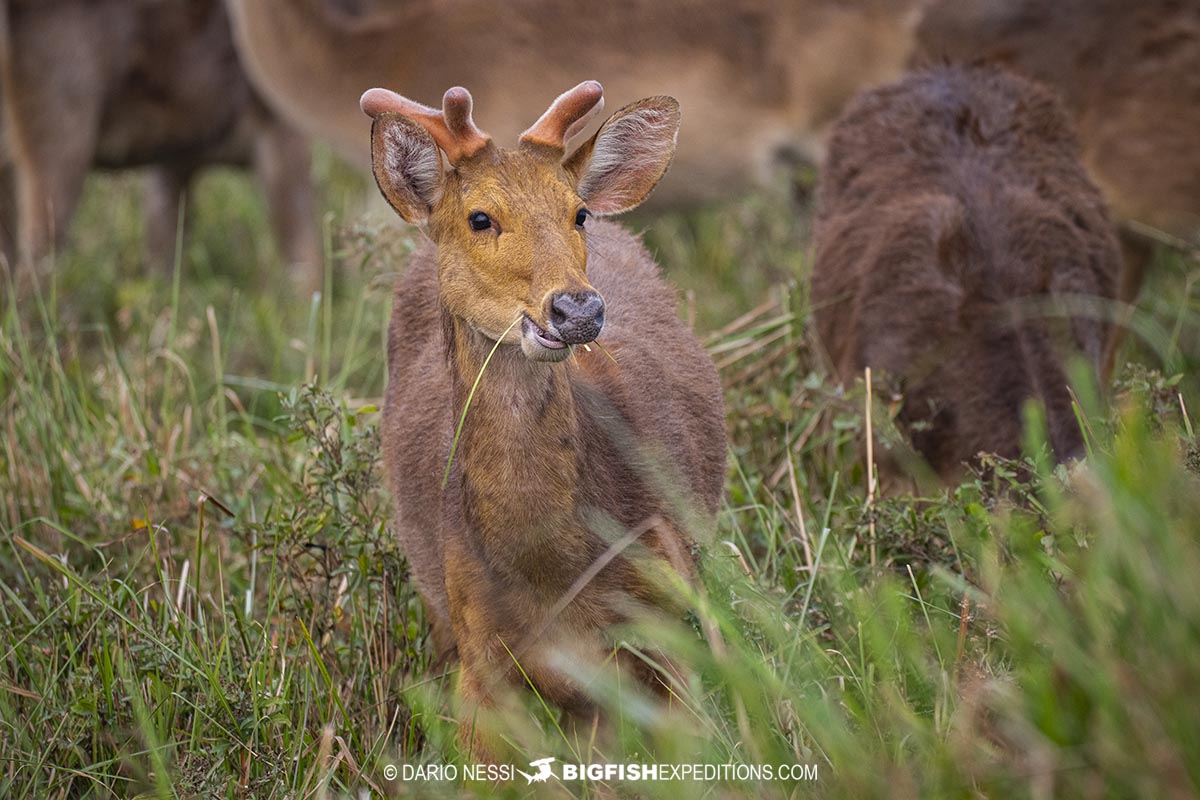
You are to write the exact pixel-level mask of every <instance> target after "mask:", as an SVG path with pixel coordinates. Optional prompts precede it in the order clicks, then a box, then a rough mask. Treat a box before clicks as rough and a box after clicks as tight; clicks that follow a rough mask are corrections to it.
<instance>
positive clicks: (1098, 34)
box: [915, 0, 1200, 302]
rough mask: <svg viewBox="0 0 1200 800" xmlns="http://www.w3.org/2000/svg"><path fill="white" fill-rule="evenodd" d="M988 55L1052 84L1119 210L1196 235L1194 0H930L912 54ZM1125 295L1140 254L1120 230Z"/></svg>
mask: <svg viewBox="0 0 1200 800" xmlns="http://www.w3.org/2000/svg"><path fill="white" fill-rule="evenodd" d="M946 60H951V61H957V62H964V61H965V62H977V61H984V62H994V63H997V64H1000V65H1003V66H1005V67H1008V68H1010V69H1012V70H1013V71H1015V72H1018V73H1020V74H1023V75H1026V76H1028V77H1032V78H1035V79H1036V80H1039V81H1041V82H1043V83H1045V84H1047V85H1048V86H1050V87H1052V88H1053V89H1055V90H1056V91H1058V92H1059V93H1060V94H1061V95H1062V98H1063V101H1064V102H1065V104H1066V106H1067V109H1068V110H1069V111H1070V112H1071V114H1072V116H1073V117H1074V120H1075V125H1076V128H1077V129H1078V132H1079V138H1080V141H1081V142H1082V146H1083V163H1084V165H1085V166H1086V167H1087V168H1088V170H1089V171H1090V173H1091V175H1092V176H1093V177H1094V178H1095V180H1096V183H1097V184H1098V185H1099V186H1100V189H1101V190H1102V191H1103V192H1104V194H1105V197H1106V198H1107V200H1108V202H1109V205H1110V206H1111V207H1112V209H1113V213H1114V214H1115V215H1116V217H1117V218H1118V219H1123V220H1133V221H1136V222H1140V223H1145V224H1147V225H1150V226H1152V227H1154V228H1157V229H1159V230H1162V231H1165V232H1167V233H1169V234H1171V235H1172V236H1173V237H1178V238H1182V239H1185V240H1187V239H1190V240H1191V241H1192V242H1200V0H1137V2H1130V0H1053V2H1046V0H933V2H931V3H930V5H929V7H928V8H927V10H926V11H925V15H924V17H923V19H922V20H921V23H920V25H919V26H918V29H917V55H916V58H915V61H916V63H930V62H933V63H938V62H943V61H946ZM1122 244H1123V245H1124V246H1125V250H1126V257H1127V269H1126V271H1125V273H1123V276H1122V280H1121V283H1120V287H1119V292H1118V296H1119V297H1120V299H1121V300H1123V301H1125V302H1132V301H1133V300H1134V299H1135V298H1136V296H1137V290H1138V288H1139V286H1140V284H1141V281H1142V274H1143V269H1144V265H1145V263H1146V262H1147V261H1148V258H1149V256H1150V248H1149V246H1148V243H1147V240H1146V239H1145V238H1144V237H1143V236H1140V235H1138V234H1137V233H1136V232H1131V231H1123V235H1122Z"/></svg>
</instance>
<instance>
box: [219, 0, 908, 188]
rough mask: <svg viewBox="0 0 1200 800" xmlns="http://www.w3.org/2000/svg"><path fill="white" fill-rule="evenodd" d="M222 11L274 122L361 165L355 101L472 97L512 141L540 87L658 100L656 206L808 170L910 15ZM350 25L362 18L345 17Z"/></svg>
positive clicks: (555, 8)
mask: <svg viewBox="0 0 1200 800" xmlns="http://www.w3.org/2000/svg"><path fill="white" fill-rule="evenodd" d="M330 3H331V0H229V6H230V9H231V15H232V17H233V20H234V29H235V34H236V36H237V41H238V46H239V49H240V51H241V52H242V54H243V58H244V61H245V62H246V64H247V69H248V70H249V72H250V74H251V77H252V78H253V79H254V81H255V83H256V84H257V85H258V86H259V88H260V89H261V90H262V91H263V92H264V94H265V96H266V97H267V98H268V100H269V101H271V102H272V104H273V106H274V107H275V108H276V109H278V110H279V112H280V113H282V114H286V115H288V118H289V119H291V120H292V121H293V122H295V124H297V125H299V126H301V127H302V128H303V129H304V130H305V131H307V132H308V133H310V134H312V135H314V136H318V137H321V138H324V139H326V140H328V141H330V142H332V143H333V144H334V145H335V146H336V147H337V149H338V150H339V152H341V153H342V154H343V155H345V156H346V157H347V158H350V159H352V160H356V161H358V162H359V163H362V161H363V155H364V154H363V151H362V146H361V143H362V140H363V137H364V136H365V135H366V124H365V122H364V120H363V118H362V115H361V114H359V113H358V108H357V107H356V106H355V104H354V98H356V97H357V96H358V95H359V93H360V92H362V91H363V89H365V88H367V87H368V86H393V85H399V86H405V87H407V89H408V91H409V92H410V93H411V94H412V96H414V97H437V96H438V95H439V93H440V92H441V91H442V90H443V89H444V88H445V87H447V86H452V85H454V84H463V85H465V86H469V87H471V89H472V91H473V93H474V95H475V98H476V100H477V101H478V103H479V104H480V106H481V107H483V108H487V109H490V110H493V111H492V119H491V122H490V124H489V126H488V127H489V129H490V132H491V133H492V134H493V135H494V136H495V137H496V140H497V141H502V142H511V141H515V140H516V137H517V135H518V133H520V131H522V130H523V129H524V127H525V126H527V125H529V124H530V122H531V121H532V120H534V119H536V118H537V116H538V115H539V114H540V113H541V112H542V110H543V109H544V108H545V103H546V98H545V92H546V87H548V86H571V85H573V84H575V83H578V82H579V81H580V80H582V79H585V78H589V77H592V76H597V77H599V78H601V79H602V81H603V83H604V88H605V93H606V94H607V96H608V97H609V98H618V99H621V100H622V101H627V100H630V99H633V98H637V97H644V96H646V95H649V94H654V93H658V92H664V93H668V94H670V95H672V96H674V97H676V98H678V99H679V100H680V103H681V105H682V107H683V108H684V110H685V112H686V114H687V116H688V120H689V125H688V128H687V130H686V131H685V133H684V135H683V136H682V137H681V139H680V143H679V149H678V152H677V153H676V158H675V162H674V164H673V166H672V168H671V173H670V174H669V175H668V176H667V177H666V179H665V180H664V181H663V185H662V186H660V187H659V188H658V189H657V190H656V191H655V194H654V197H653V198H652V199H651V202H652V203H655V204H658V205H666V204H678V203H681V202H697V201H706V200H709V199H712V198H720V197H727V196H729V194H730V193H731V192H736V191H739V190H744V189H745V188H747V187H750V186H752V185H754V184H755V183H756V182H759V181H762V180H764V179H767V178H769V177H770V176H772V175H775V174H776V173H777V171H778V169H777V168H778V161H779V160H780V159H781V158H782V157H786V158H794V157H796V155H797V154H801V155H805V156H808V157H810V158H812V159H813V160H815V157H816V155H817V149H816V134H817V133H819V132H820V131H821V130H822V129H823V128H824V126H826V125H827V124H828V123H829V122H830V121H831V120H832V119H833V117H834V116H835V115H836V114H837V112H838V111H839V110H840V109H841V107H842V106H843V104H844V103H845V102H846V100H848V99H849V98H850V97H851V96H852V95H853V94H854V92H855V91H857V90H858V88H859V87H861V86H863V85H869V84H872V83H876V82H879V81H883V80H889V79H891V78H893V77H895V76H896V75H898V74H899V71H900V69H901V68H902V66H903V64H904V61H905V59H906V58H907V57H908V54H909V52H910V50H911V24H910V20H911V19H913V17H912V15H911V13H910V11H909V8H910V7H911V5H913V2H912V0H887V2H883V1H881V0H878V1H877V0H853V1H852V2H846V0H793V1H792V2H787V3H778V2H774V1H773V0H729V1H728V2H722V3H714V2H708V1H707V0H632V2H622V3H620V4H618V5H604V6H596V7H587V6H581V5H580V4H579V3H578V2H574V0H527V1H526V2H520V3H508V4H505V5H504V7H503V10H502V11H501V10H500V9H499V8H498V7H497V5H496V4H495V3H494V2H491V1H490V0H444V1H442V0H439V2H408V1H407V0H391V1H390V2H389V1H388V0H376V1H375V2H367V3H366V5H365V7H364V4H363V3H349V4H345V3H343V4H341V5H343V6H347V5H348V8H347V9H346V10H347V12H349V13H341V14H338V13H334V12H333V11H332V10H331V9H330V8H329V6H330ZM355 10H358V11H359V12H360V13H361V14H362V16H361V17H357V18H356V17H355V14H354V13H353V12H354V11H355Z"/></svg>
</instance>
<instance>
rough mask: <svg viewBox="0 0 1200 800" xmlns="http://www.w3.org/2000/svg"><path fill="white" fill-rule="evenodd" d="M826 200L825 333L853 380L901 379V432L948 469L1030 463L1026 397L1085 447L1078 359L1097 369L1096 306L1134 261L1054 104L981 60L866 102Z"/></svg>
mask: <svg viewBox="0 0 1200 800" xmlns="http://www.w3.org/2000/svg"><path fill="white" fill-rule="evenodd" d="M818 204H819V205H818V216H817V220H816V223H815V229H814V240H815V247H816V264H815V267H814V272H813V278H812V303H813V307H814V309H815V312H814V313H815V317H816V323H817V330H818V333H819V335H820V338H821V340H822V342H823V343H824V345H825V347H826V349H827V350H828V352H829V355H830V357H831V358H832V361H833V365H834V367H835V369H836V372H837V374H838V376H839V377H840V378H842V379H843V380H853V379H854V378H855V376H858V375H861V374H862V371H863V368H864V367H872V368H875V369H877V370H884V371H886V372H889V373H891V374H892V375H893V376H895V377H897V378H899V379H900V380H901V381H902V382H903V384H904V409H903V411H902V413H901V418H900V422H901V423H903V424H904V425H905V426H906V427H907V428H908V430H909V432H910V433H911V436H912V440H913V444H914V445H915V447H916V449H917V450H918V451H920V452H921V454H923V455H924V457H925V458H926V459H927V460H928V462H929V463H930V465H931V466H932V467H933V468H934V469H935V470H936V471H937V472H938V473H939V474H940V475H941V476H943V477H946V478H949V477H952V476H954V475H955V473H957V472H958V471H959V469H960V467H961V465H962V463H963V462H965V461H969V460H971V459H973V458H974V457H975V456H976V454H977V453H979V452H980V451H987V452H992V453H998V454H1000V455H1003V456H1017V455H1019V453H1020V446H1021V428H1022V424H1021V423H1022V406H1023V405H1024V404H1025V402H1026V401H1028V400H1030V399H1035V400H1037V401H1038V402H1040V403H1041V404H1042V405H1044V406H1045V409H1046V417H1047V423H1048V428H1049V434H1050V439H1051V442H1052V444H1053V447H1054V450H1055V452H1056V454H1057V455H1058V456H1059V457H1060V458H1066V457H1069V456H1073V455H1076V454H1078V453H1079V452H1080V451H1081V450H1082V444H1083V442H1082V438H1081V435H1080V431H1079V426H1078V423H1077V421H1076V419H1075V417H1074V415H1073V413H1072V406H1071V398H1070V393H1069V389H1068V386H1067V371H1066V358H1067V356H1068V355H1069V354H1072V353H1075V354H1079V355H1081V356H1083V357H1085V358H1086V360H1087V361H1088V362H1089V363H1090V364H1091V365H1092V366H1093V367H1094V368H1096V369H1097V370H1099V369H1100V366H1101V358H1102V355H1103V350H1104V345H1105V340H1106V337H1107V330H1108V327H1109V325H1108V324H1107V323H1106V322H1102V321H1101V320H1103V319H1104V318H1105V317H1104V311H1105V309H1103V308H1099V309H1097V308H1095V307H1094V306H1095V305H1096V303H1095V302H1094V300H1095V298H1112V297H1113V295H1114V283H1115V280H1116V276H1117V272H1118V268H1119V264H1120V253H1119V251H1118V249H1117V244H1116V240H1115V237H1114V235H1113V231H1112V226H1111V224H1110V222H1109V219H1108V215H1107V212H1106V210H1105V207H1104V203H1103V201H1102V199H1101V197H1100V194H1099V192H1098V191H1097V189H1096V187H1095V186H1093V185H1092V183H1091V181H1089V180H1088V177H1087V174H1086V173H1085V172H1084V169H1083V167H1082V166H1081V165H1080V161H1079V144H1078V142H1077V140H1076V138H1075V135H1074V133H1073V132H1072V129H1071V125H1070V123H1069V121H1068V120H1067V118H1066V115H1065V113H1064V112H1063V110H1062V107H1061V106H1060V105H1059V103H1058V101H1057V100H1056V99H1055V97H1054V95H1052V94H1051V93H1050V92H1049V91H1048V90H1047V89H1044V88H1042V87H1040V86H1038V85H1036V84H1034V83H1031V82H1030V81H1027V80H1025V79H1023V78H1019V77H1017V76H1015V75H1011V74H1008V73H1005V72H1002V71H999V70H996V69H987V68H972V67H942V68H937V69H932V70H929V71H926V72H919V73H915V74H913V75H911V76H909V77H907V78H905V79H904V80H902V81H900V82H898V83H896V84H893V85H890V86H886V87H882V88H880V89H876V90H873V91H870V92H867V93H865V94H863V95H861V96H860V97H859V98H858V99H856V100H855V101H854V102H853V103H852V104H851V105H850V107H849V108H848V109H847V110H846V112H845V113H844V114H843V115H842V118H841V119H840V120H839V121H838V123H837V125H836V126H835V128H834V132H833V136H832V139H831V141H830V144H829V152H828V155H827V159H826V163H825V166H824V172H823V174H822V176H821V186H820V193H819V201H818ZM1089 299H1090V300H1091V302H1089Z"/></svg>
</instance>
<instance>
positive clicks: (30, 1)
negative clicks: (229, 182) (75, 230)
mask: <svg viewBox="0 0 1200 800" xmlns="http://www.w3.org/2000/svg"><path fill="white" fill-rule="evenodd" d="M0 94H2V95H3V97H2V100H3V143H4V148H3V149H4V153H3V161H4V163H3V165H2V167H0V211H2V213H3V216H2V218H0V237H2V238H3V239H4V243H3V244H4V253H5V255H6V256H7V257H8V259H9V263H10V264H14V265H15V264H17V263H21V264H23V265H26V266H30V267H33V266H35V265H36V264H37V262H38V261H39V260H40V259H41V258H42V256H44V255H45V254H46V253H47V252H48V251H49V250H50V249H51V248H52V247H53V246H54V244H55V243H56V242H61V241H62V240H63V237H64V234H65V233H66V231H67V228H68V227H69V224H70V221H71V217H72V215H73V214H74V211H75V206H76V204H77V202H78V200H79V196H80V193H81V191H82V189H83V182H84V178H85V177H86V176H87V173H88V171H89V170H90V169H91V168H92V167H101V168H114V169H123V168H130V167H150V168H152V171H151V173H150V175H149V176H148V177H149V180H148V182H147V184H146V209H147V237H146V238H147V247H146V250H147V256H148V258H149V260H151V261H154V262H158V263H160V264H164V265H169V264H170V262H171V257H172V254H173V253H174V248H175V238H176V227H177V221H178V216H179V215H178V209H179V201H180V196H181V194H182V193H183V191H184V190H185V189H186V187H187V185H188V183H189V182H190V180H191V178H192V177H193V175H194V174H195V173H196V172H197V171H198V170H200V169H201V168H202V167H205V166H208V165H214V164H228V165H235V166H247V165H251V164H252V165H253V166H254V168H255V170H256V171H257V173H258V177H259V179H260V181H261V182H262V184H263V187H264V189H265V191H266V195H267V201H268V206H269V210H270V215H271V222H272V225H273V227H274V230H275V234H276V237H277V239H278V242H279V247H280V251H281V254H282V256H283V257H284V258H285V259H286V260H287V261H288V262H290V263H291V264H293V265H296V268H297V272H298V273H299V274H298V277H299V278H300V279H301V280H303V281H305V282H307V283H309V284H313V283H315V279H316V278H317V277H318V276H319V267H320V258H321V243H320V235H319V232H318V229H317V218H316V211H315V203H314V198H313V194H312V188H311V183H310V179H309V170H308V159H309V152H308V144H307V142H306V141H305V139H304V138H303V137H302V136H301V135H300V134H299V133H298V132H296V131H295V130H293V129H292V128H291V127H290V126H288V125H287V124H285V123H284V122H282V121H281V120H280V119H279V118H278V117H276V116H275V115H274V114H273V113H271V112H270V111H268V110H267V108H266V107H265V106H264V105H263V104H262V102H261V101H260V100H259V98H258V96H257V95H256V94H255V92H254V90H253V89H252V88H251V86H250V84H249V82H248V81H247V80H246V77H245V74H244V72H243V71H242V68H241V66H240V64H239V62H238V58H237V52H236V50H235V49H234V46H233V38H232V33H231V31H230V28H229V19H228V17H227V15H226V12H225V7H224V6H223V5H222V3H221V2H220V0H0Z"/></svg>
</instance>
